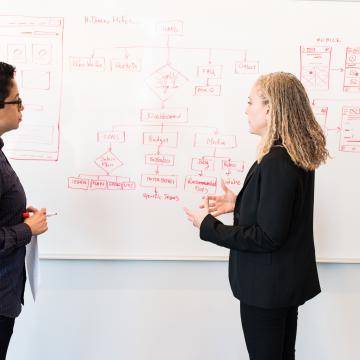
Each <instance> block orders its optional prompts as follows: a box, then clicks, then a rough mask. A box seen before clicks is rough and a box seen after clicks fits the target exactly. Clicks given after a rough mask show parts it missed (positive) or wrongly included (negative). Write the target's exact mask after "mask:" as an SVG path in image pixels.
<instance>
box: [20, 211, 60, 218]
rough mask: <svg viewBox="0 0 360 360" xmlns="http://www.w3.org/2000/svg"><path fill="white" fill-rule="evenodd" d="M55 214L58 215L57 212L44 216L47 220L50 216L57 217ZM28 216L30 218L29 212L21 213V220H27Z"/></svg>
mask: <svg viewBox="0 0 360 360" xmlns="http://www.w3.org/2000/svg"><path fill="white" fill-rule="evenodd" d="M57 214H58V213H57V212H55V213H51V214H46V217H47V218H48V217H50V216H55V215H57ZM30 216H31V214H30V213H29V212H24V213H22V217H23V219H28V218H29V217H30Z"/></svg>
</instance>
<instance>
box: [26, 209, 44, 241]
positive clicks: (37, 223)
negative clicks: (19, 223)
mask: <svg viewBox="0 0 360 360" xmlns="http://www.w3.org/2000/svg"><path fill="white" fill-rule="evenodd" d="M26 211H27V212H32V213H33V215H31V216H30V217H29V218H27V219H25V220H24V223H25V224H27V225H28V226H29V227H30V229H31V233H32V234H33V235H40V234H42V233H44V232H45V231H47V229H48V227H47V221H46V209H40V210H38V209H36V208H34V207H32V206H29V207H28V208H27V209H26Z"/></svg>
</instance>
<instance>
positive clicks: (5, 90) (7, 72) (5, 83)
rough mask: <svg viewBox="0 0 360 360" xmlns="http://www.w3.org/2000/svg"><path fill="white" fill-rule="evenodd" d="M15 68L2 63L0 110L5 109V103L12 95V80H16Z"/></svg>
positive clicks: (0, 67)
mask: <svg viewBox="0 0 360 360" xmlns="http://www.w3.org/2000/svg"><path fill="white" fill-rule="evenodd" d="M14 74H15V67H14V66H12V65H10V64H7V63H4V62H0V108H3V107H4V104H3V102H4V101H5V99H6V98H7V97H8V96H9V94H10V89H11V80H13V79H14Z"/></svg>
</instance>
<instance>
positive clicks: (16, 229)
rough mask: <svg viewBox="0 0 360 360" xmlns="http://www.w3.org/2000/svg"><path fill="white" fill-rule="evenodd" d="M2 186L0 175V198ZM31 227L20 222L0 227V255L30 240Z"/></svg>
mask: <svg viewBox="0 0 360 360" xmlns="http://www.w3.org/2000/svg"><path fill="white" fill-rule="evenodd" d="M3 189H4V186H3V182H2V179H1V177H0V199H1V197H2V195H3V192H4V190H3ZM31 236H32V233H31V229H30V227H29V225H27V224H25V223H23V222H21V223H19V224H16V225H12V226H1V227H0V255H2V254H4V253H8V251H9V250H13V249H16V248H19V247H22V246H24V245H26V244H28V243H29V242H30V241H31Z"/></svg>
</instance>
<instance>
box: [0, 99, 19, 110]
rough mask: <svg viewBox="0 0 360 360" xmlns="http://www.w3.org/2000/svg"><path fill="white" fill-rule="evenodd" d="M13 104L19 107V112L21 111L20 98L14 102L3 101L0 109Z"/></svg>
mask: <svg viewBox="0 0 360 360" xmlns="http://www.w3.org/2000/svg"><path fill="white" fill-rule="evenodd" d="M12 104H14V105H17V106H18V109H19V111H20V110H21V108H22V100H21V99H20V98H18V99H17V100H12V101H2V102H0V108H3V107H4V105H12Z"/></svg>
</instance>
